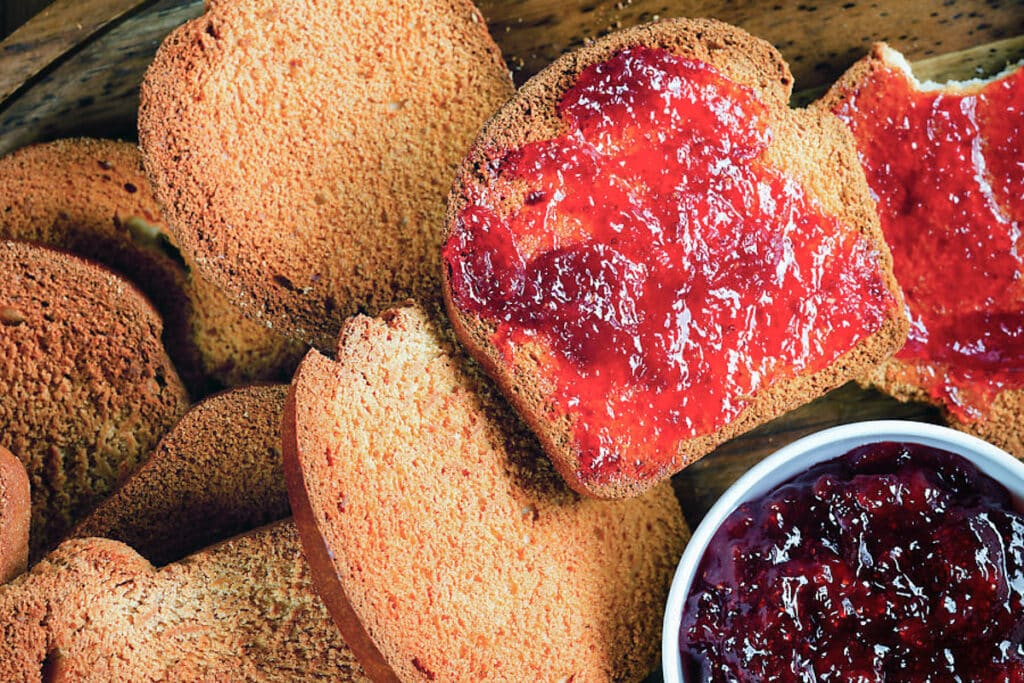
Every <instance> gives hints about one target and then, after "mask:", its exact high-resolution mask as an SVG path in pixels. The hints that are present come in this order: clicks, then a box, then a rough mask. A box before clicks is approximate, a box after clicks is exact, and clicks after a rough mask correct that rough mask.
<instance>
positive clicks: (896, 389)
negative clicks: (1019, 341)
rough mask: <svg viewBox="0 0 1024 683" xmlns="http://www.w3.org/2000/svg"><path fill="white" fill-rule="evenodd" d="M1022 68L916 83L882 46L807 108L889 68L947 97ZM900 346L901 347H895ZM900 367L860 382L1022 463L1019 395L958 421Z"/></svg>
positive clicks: (829, 103)
mask: <svg viewBox="0 0 1024 683" xmlns="http://www.w3.org/2000/svg"><path fill="white" fill-rule="evenodd" d="M1022 66H1024V63H1018V64H1017V65H1014V66H1009V67H1007V68H1006V69H1005V70H1003V71H1002V72H1000V73H998V74H996V75H995V76H992V77H990V78H986V79H978V78H975V79H971V80H968V81H949V82H948V83H933V82H925V83H922V82H920V81H918V80H917V78H915V77H914V74H913V71H912V69H911V67H910V64H909V63H908V62H907V60H906V59H905V58H904V57H903V55H902V54H900V53H899V52H897V51H896V50H894V49H893V48H891V47H889V46H888V45H886V44H885V43H876V44H875V45H874V46H873V47H872V49H871V52H870V53H869V54H868V55H867V56H865V57H864V58H862V59H861V60H859V61H858V62H856V63H855V64H854V65H853V66H851V67H850V68H849V69H847V71H846V72H845V73H844V74H843V75H842V76H841V77H840V78H839V80H838V81H836V82H835V84H834V85H833V86H832V87H831V88H829V91H828V92H827V93H825V95H823V96H822V97H821V98H820V99H819V100H817V101H816V102H815V103H814V104H812V105H811V107H812V108H816V109H820V110H821V111H823V112H832V111H834V110H835V109H836V107H838V106H839V104H840V103H841V102H843V101H844V100H846V99H848V98H850V97H852V96H853V95H854V94H855V93H857V92H858V91H859V90H860V89H861V87H862V86H863V84H864V83H865V82H867V81H868V80H870V79H871V78H872V77H873V74H874V73H876V72H877V71H878V70H891V69H895V70H897V71H899V72H901V73H902V74H903V75H904V76H906V78H907V81H908V82H909V83H910V84H911V85H912V86H913V87H915V88H916V89H918V90H921V91H935V90H943V91H945V92H948V93H950V94H956V95H966V94H971V93H974V92H977V91H979V90H980V89H981V88H983V87H984V86H985V85H986V84H987V83H990V82H991V81H993V80H998V79H1000V78H1003V77H1004V76H1007V75H1009V74H1010V73H1012V72H1013V71H1015V70H1016V69H1018V68H1021V67H1022ZM901 346H902V344H901ZM906 367H907V366H906V365H905V364H904V363H903V362H902V361H900V359H899V358H898V357H896V356H893V357H892V358H889V359H888V360H887V361H886V362H884V363H882V364H880V365H878V366H877V367H874V368H868V370H867V372H865V373H864V374H863V376H862V377H861V378H860V383H861V384H862V385H863V386H865V387H868V386H874V387H877V388H878V389H880V390H881V391H884V392H885V393H887V394H889V395H890V396H892V397H894V398H896V399H898V400H900V401H916V402H921V403H929V404H932V405H935V406H936V407H938V408H939V410H940V411H941V412H942V414H943V418H944V419H945V421H946V423H947V424H948V425H949V426H950V427H953V428H955V429H959V430H961V431H964V432H968V433H970V434H974V435H975V436H977V437H979V438H982V439H985V440H986V441H990V442H991V443H993V444H995V445H997V446H999V447H1000V448H1003V449H1005V450H1006V451H1008V452H1010V453H1012V454H1013V455H1014V456H1016V457H1018V458H1024V420H1022V416H1024V390H1020V389H1008V390H1005V391H1001V392H999V393H998V394H997V395H996V397H995V399H994V400H993V401H992V404H991V405H990V406H989V409H988V411H987V412H986V413H985V414H984V415H982V416H981V417H980V418H979V419H977V420H975V421H974V422H964V421H963V420H961V419H960V418H959V417H957V416H956V415H954V414H952V413H950V412H949V410H948V409H947V408H946V406H945V404H944V403H943V402H942V401H939V400H936V399H934V398H932V397H931V395H929V393H928V392H927V391H926V390H925V389H924V388H922V387H921V386H919V385H917V384H913V383H908V382H907V381H906V378H907V377H908V376H909V375H908V373H906V372H905V371H904V370H905V369H906Z"/></svg>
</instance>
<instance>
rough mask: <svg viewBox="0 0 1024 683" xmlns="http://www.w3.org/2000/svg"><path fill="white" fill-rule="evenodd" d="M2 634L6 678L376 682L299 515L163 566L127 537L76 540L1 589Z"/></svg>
mask: <svg viewBox="0 0 1024 683" xmlns="http://www.w3.org/2000/svg"><path fill="white" fill-rule="evenodd" d="M0 631H2V633H3V638H0V680H4V681H26V682H28V681H33V682H40V683H41V682H42V681H169V680H173V681H281V682H282V683H284V682H286V681H294V680H324V681H365V680H367V679H366V677H365V676H364V675H363V673H362V671H361V670H360V669H359V665H358V663H357V662H356V661H355V659H354V658H353V656H352V653H351V652H350V651H349V650H348V648H347V647H346V646H345V643H344V641H342V639H341V637H340V634H339V633H338V630H337V629H336V628H335V627H334V624H332V623H331V619H330V615H328V614H327V610H326V609H325V608H324V606H323V603H322V602H321V601H320V599H319V598H318V597H317V595H316V592H315V591H314V590H313V587H312V583H311V581H310V577H309V567H308V565H306V563H305V561H304V560H303V558H302V549H301V545H300V543H299V539H298V534H297V533H296V531H295V527H294V525H292V524H291V522H289V521H283V522H278V523H277V524H273V525H271V526H267V527H263V528H261V529H258V530H256V531H253V532H252V533H249V534H246V535H244V536H239V537H237V538H233V539H231V540H230V541H226V542H224V543H221V544H219V545H217V546H214V547H212V548H207V549H206V550H203V551H202V552H199V553H196V554H195V555H192V556H190V557H188V558H186V559H185V560H182V561H181V562H177V563H175V564H172V565H168V566H167V567H164V568H162V569H159V570H156V569H154V568H153V566H152V565H150V564H149V563H148V562H147V561H146V560H145V559H143V558H142V557H141V556H140V555H138V554H137V553H135V552H134V551H133V550H132V549H131V548H129V547H128V546H126V545H124V544H122V543H119V542H117V541H111V540H108V539H100V538H88V539H74V540H70V541H66V542H65V543H62V544H61V545H60V547H58V548H57V549H56V550H55V551H54V552H52V553H51V554H50V555H48V556H47V557H46V558H45V559H43V560H42V561H41V562H39V563H38V564H37V565H36V566H35V567H33V568H32V570H31V571H29V572H28V573H27V574H25V575H23V576H21V577H19V578H18V579H16V580H15V581H13V582H12V583H10V584H7V585H6V586H0Z"/></svg>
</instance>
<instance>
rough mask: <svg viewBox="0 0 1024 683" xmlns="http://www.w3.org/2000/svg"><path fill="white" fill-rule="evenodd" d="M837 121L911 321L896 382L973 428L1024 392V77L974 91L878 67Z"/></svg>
mask: <svg viewBox="0 0 1024 683" xmlns="http://www.w3.org/2000/svg"><path fill="white" fill-rule="evenodd" d="M836 113H837V114H838V115H839V116H840V118H842V119H843V120H844V121H845V122H846V123H847V124H848V125H849V127H850V128H851V130H852V131H853V133H854V136H855V137H856V138H857V145H858V149H859V153H860V158H861V163H862V164H863V166H864V170H865V172H866V173H867V176H868V184H869V185H870V186H871V189H872V191H873V192H874V194H875V195H876V198H877V201H878V213H879V216H880V218H881V222H882V229H883V231H884V232H885V238H886V241H887V242H888V243H889V246H890V248H891V249H892V255H893V261H894V270H895V272H896V279H897V280H898V281H899V283H900V285H901V286H902V287H903V292H904V294H905V296H906V301H907V307H908V309H909V312H910V316H911V321H912V323H911V330H910V338H909V339H908V340H907V345H906V346H905V347H904V348H903V350H902V351H900V352H899V354H898V356H897V358H898V359H899V360H900V361H902V363H903V369H902V370H901V372H902V376H901V377H899V378H898V379H900V380H902V382H903V383H908V384H914V385H917V386H922V387H924V388H925V390H926V391H927V392H928V393H929V394H930V395H931V396H932V397H933V398H934V399H936V400H937V401H940V402H942V403H943V405H945V407H946V408H947V409H948V410H949V411H950V412H951V413H953V414H954V415H955V416H956V417H957V418H958V419H960V420H961V421H964V422H971V421H973V420H975V419H977V418H978V417H979V416H980V415H982V414H983V413H985V412H986V410H987V408H988V406H989V405H990V404H991V402H992V400H993V399H994V397H995V396H996V395H997V394H998V393H999V392H1000V391H1002V390H1004V389H1021V388H1024V263H1022V261H1021V257H1022V255H1024V252H1022V249H1024V243H1022V240H1021V228H1022V227H1024V69H1020V70H1018V71H1016V72H1015V73H1013V74H1012V75H1009V76H1006V77H1004V78H1001V79H999V80H996V81H993V82H991V83H989V84H987V85H986V86H984V87H983V88H980V89H977V90H975V91H973V92H972V94H970V95H951V94H944V93H941V92H919V91H917V89H915V88H914V87H913V85H912V84H911V82H910V80H909V79H908V77H907V76H906V75H905V74H904V73H903V72H902V71H900V70H898V69H887V68H882V69H877V70H875V71H874V72H873V73H872V74H871V77H870V78H869V79H868V80H867V81H866V82H864V83H863V85H862V87H861V88H860V89H859V90H858V91H857V92H856V93H855V94H854V95H853V96H852V97H850V98H849V99H847V100H845V101H844V102H842V103H841V104H840V105H838V107H837V109H836Z"/></svg>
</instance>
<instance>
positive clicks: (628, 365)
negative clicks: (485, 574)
mask: <svg viewBox="0 0 1024 683" xmlns="http://www.w3.org/2000/svg"><path fill="white" fill-rule="evenodd" d="M558 110H559V113H560V115H561V117H562V119H563V121H564V123H565V128H566V131H565V133H564V134H563V135H561V136H560V137H558V138H555V139H551V140H545V141H540V142H535V143H531V144H528V145H526V146H524V147H523V148H521V149H515V150H499V151H495V152H494V153H493V163H492V164H491V166H490V174H491V175H490V177H489V179H488V182H487V183H486V185H485V186H483V187H479V186H477V187H472V188H471V189H470V190H468V193H469V195H468V197H467V204H466V207H465V209H464V210H463V211H462V212H461V215H460V216H459V217H458V219H457V222H456V225H455V226H454V229H453V231H452V235H451V237H450V238H449V240H448V242H447V244H446V245H445V248H444V258H445V261H446V265H447V268H448V273H449V283H450V286H451V295H452V299H453V301H454V302H455V305H456V306H458V307H459V308H460V309H461V310H463V311H465V312H468V313H471V314H475V315H478V316H480V317H482V318H484V319H486V320H490V321H493V322H495V323H497V327H498V331H497V334H496V335H495V338H494V339H493V342H494V344H495V345H496V346H497V348H498V349H499V350H500V351H501V353H503V354H505V356H506V358H512V357H513V356H514V355H515V353H516V352H517V351H518V350H521V349H522V348H523V345H524V344H529V352H528V353H529V354H530V355H534V356H537V358H538V359H539V362H538V365H539V366H540V372H541V373H542V374H543V377H542V381H541V384H542V385H543V384H544V383H545V382H546V383H547V385H548V386H550V387H551V388H552V393H553V395H554V399H555V404H556V406H557V410H559V411H561V412H562V413H563V414H566V413H568V414H571V415H573V416H574V417H575V426H574V429H575V432H574V435H573V436H574V439H575V441H576V446H577V448H578V460H579V462H580V463H581V466H580V476H581V477H582V478H584V479H589V480H592V481H595V480H596V481H601V480H606V479H608V478H613V477H614V476H616V475H625V476H628V477H633V478H637V479H644V478H646V477H650V476H656V475H657V474H659V473H661V472H663V471H664V470H665V469H666V468H667V465H668V464H669V463H671V462H672V460H673V459H674V458H675V450H676V445H677V444H678V442H679V441H680V440H682V439H686V438H690V437H693V436H698V435H703V434H708V433H710V432H712V431H714V430H715V429H716V428H718V427H719V426H721V425H722V424H723V423H725V422H726V421H727V420H729V419H730V418H732V417H734V416H736V415H737V414H738V413H739V412H740V411H741V410H742V409H743V407H744V405H745V403H746V401H747V399H748V398H749V397H750V396H752V395H754V394H756V393H757V392H758V391H760V390H762V389H763V388H764V387H766V386H768V385H770V384H772V383H773V382H775V381H776V380H778V379H780V378H783V377H791V376H793V375H795V374H797V373H800V372H805V371H814V370H818V369H820V368H822V367H824V366H825V365H827V364H828V363H829V362H830V361H831V360H833V359H835V358H836V357H838V356H839V355H840V354H842V353H843V352H844V351H846V350H848V349H850V348H851V347H852V346H853V345H854V344H855V343H856V342H857V341H858V340H859V339H861V338H863V337H865V336H867V335H869V334H870V333H872V332H874V331H875V330H876V329H878V327H879V326H880V325H881V323H882V321H883V319H884V318H885V315H886V312H887V311H888V310H890V309H891V307H892V305H893V303H892V298H891V295H890V294H889V293H888V292H887V291H886V290H885V289H884V286H883V283H882V279H881V276H880V274H879V269H878V265H877V263H876V258H875V254H874V252H873V250H872V248H871V246H870V245H869V244H868V243H867V242H866V240H864V239H863V238H862V237H860V236H859V234H857V233H856V232H855V231H853V230H850V229H847V228H845V227H844V226H841V225H839V224H838V223H837V222H836V220H835V219H833V218H831V217H828V216H825V215H823V213H822V211H821V209H820V208H819V207H818V206H817V204H816V203H815V202H813V201H812V200H811V199H810V198H809V197H808V196H806V195H805V193H804V191H803V189H802V187H801V186H800V185H799V184H798V183H796V182H795V181H794V180H792V179H791V178H789V177H787V176H786V175H784V174H783V173H781V172H779V171H778V170H776V169H774V168H772V167H771V166H769V165H766V163H765V162H764V161H763V160H762V159H761V154H762V152H763V151H764V150H765V148H766V147H767V146H768V144H769V141H770V139H771V137H772V131H771V129H770V128H769V125H768V118H769V115H768V112H767V110H766V108H765V106H764V104H763V103H762V102H761V101H760V100H759V99H758V97H757V96H756V95H755V93H754V92H753V91H751V90H750V89H748V88H746V87H743V86H740V85H738V84H736V83H734V82H732V81H730V80H728V79H726V78H725V77H723V76H722V75H721V74H719V73H718V72H717V71H716V70H715V69H713V68H712V67H710V66H708V65H706V64H703V63H698V62H693V61H687V60H685V59H681V58H679V57H676V56H674V55H671V54H670V53H668V52H665V51H662V50H656V49H642V48H637V49H631V50H627V51H623V52H621V53H618V54H617V55H615V56H613V57H612V58H610V59H609V60H607V61H606V62H603V63H600V64H597V65H595V66H592V67H590V68H587V69H586V70H585V71H583V72H582V73H581V74H580V76H579V78H578V80H577V82H576V83H575V85H574V86H573V87H572V88H570V89H569V90H568V91H567V92H566V93H565V94H564V96H563V98H562V100H561V102H560V103H559V107H558ZM524 355H526V354H524Z"/></svg>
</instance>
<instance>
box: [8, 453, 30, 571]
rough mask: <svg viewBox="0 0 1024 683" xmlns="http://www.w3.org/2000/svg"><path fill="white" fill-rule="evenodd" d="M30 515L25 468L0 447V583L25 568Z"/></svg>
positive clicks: (12, 455)
mask: <svg viewBox="0 0 1024 683" xmlns="http://www.w3.org/2000/svg"><path fill="white" fill-rule="evenodd" d="M31 516H32V503H31V502H30V500H29V489H28V475H27V474H26V473H25V466H24V465H22V464H21V461H20V460H18V459H17V458H16V457H14V454H13V453H11V452H10V451H9V450H7V449H6V448H3V447H0V584H3V583H7V582H8V581H10V580H11V579H13V578H14V577H15V576H17V575H18V574H21V573H22V572H23V571H25V567H26V566H27V565H28V525H29V519H30V518H31Z"/></svg>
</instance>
